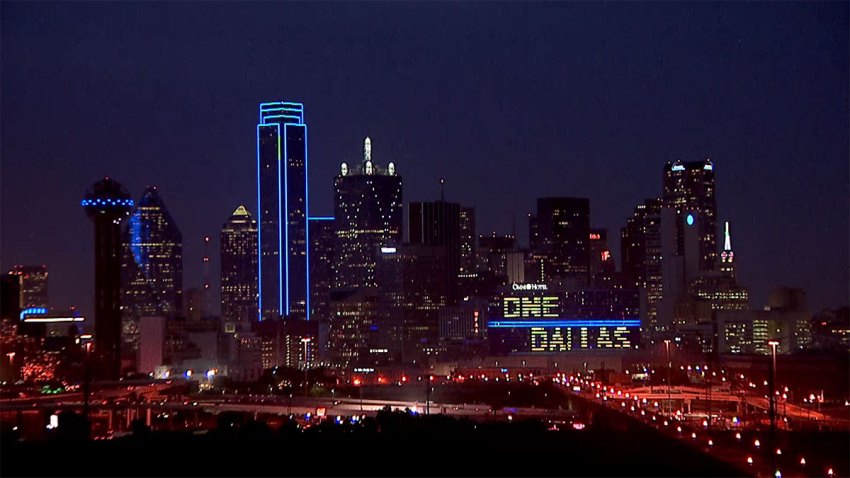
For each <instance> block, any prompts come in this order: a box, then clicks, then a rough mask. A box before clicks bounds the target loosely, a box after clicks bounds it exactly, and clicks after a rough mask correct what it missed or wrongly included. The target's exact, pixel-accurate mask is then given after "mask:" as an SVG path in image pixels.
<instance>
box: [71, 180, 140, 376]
mask: <svg viewBox="0 0 850 478" xmlns="http://www.w3.org/2000/svg"><path fill="white" fill-rule="evenodd" d="M81 204H82V206H83V207H84V208H85V209H86V215H88V217H89V219H91V220H92V222H94V244H95V246H94V258H95V259H94V272H95V273H94V289H95V301H94V320H95V350H94V353H95V356H96V357H97V358H98V360H97V362H96V363H97V364H98V370H97V373H98V376H99V377H100V378H103V379H106V380H115V379H117V378H119V377H120V376H121V252H122V247H121V246H122V234H121V221H123V220H124V218H126V217H127V216H128V215H129V214H130V209H131V208H132V207H133V200H132V199H130V195H129V194H128V193H127V190H126V189H124V186H122V185H121V184H119V183H118V182H117V181H115V180H113V179H110V178H109V177H106V178H104V179H102V180H100V181H98V182H96V183H95V184H94V186H92V188H91V189H90V190H89V191H88V193H86V196H85V198H84V199H83V200H82V203H81Z"/></svg>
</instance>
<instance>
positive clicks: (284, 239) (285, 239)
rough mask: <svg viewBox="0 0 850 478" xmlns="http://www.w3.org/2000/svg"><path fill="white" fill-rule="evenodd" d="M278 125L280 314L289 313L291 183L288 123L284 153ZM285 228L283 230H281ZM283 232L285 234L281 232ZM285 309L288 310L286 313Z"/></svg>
mask: <svg viewBox="0 0 850 478" xmlns="http://www.w3.org/2000/svg"><path fill="white" fill-rule="evenodd" d="M275 125H277V243H278V248H277V250H278V257H277V269H278V279H277V288H278V291H277V297H278V309H277V310H278V314H280V315H289V183H288V182H287V181H286V177H287V173H288V171H287V169H289V168H288V166H289V164H288V161H286V159H285V158H281V156H286V151H287V149H286V125H285V124H284V125H283V151H284V153H283V155H281V151H280V135H281V131H280V126H281V124H280V123H275ZM282 159H283V161H281V160H282ZM281 162H282V163H283V184H285V185H286V191H284V194H283V210H284V211H285V212H286V221H285V222H284V221H283V218H282V217H281V214H280V212H281V209H280V195H281V189H280V168H281ZM281 228H283V230H281ZM281 233H283V234H281ZM283 244H286V249H284V248H283ZM281 255H283V256H284V257H285V259H284V260H285V261H286V275H285V276H284V275H283V265H284V264H283V262H281V260H280V256H281ZM284 277H286V296H285V297H286V308H284V306H283V305H284V292H283V287H284V286H283V278H284ZM284 311H286V312H285V313H284Z"/></svg>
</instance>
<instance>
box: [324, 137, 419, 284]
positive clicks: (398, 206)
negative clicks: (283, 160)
mask: <svg viewBox="0 0 850 478" xmlns="http://www.w3.org/2000/svg"><path fill="white" fill-rule="evenodd" d="M403 214H404V211H403V207H402V180H401V176H399V175H398V172H397V171H396V167H395V164H394V163H392V162H390V163H388V164H387V166H386V168H383V167H381V166H379V165H378V163H377V162H376V161H374V160H373V159H372V141H371V140H370V139H369V138H366V140H365V141H364V145H363V160H362V161H361V162H360V164H359V165H358V166H354V165H352V166H351V167H349V166H348V164H347V163H342V165H341V167H340V173H339V175H338V176H336V178H334V222H335V226H336V241H335V244H334V264H335V266H334V276H335V279H334V287H336V288H351V287H374V286H375V283H376V281H375V262H376V259H377V254H380V248H381V246H386V245H388V244H400V243H401V242H402V223H403V222H402V221H403Z"/></svg>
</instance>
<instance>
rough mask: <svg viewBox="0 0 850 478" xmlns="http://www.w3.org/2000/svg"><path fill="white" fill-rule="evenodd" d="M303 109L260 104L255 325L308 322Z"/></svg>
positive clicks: (284, 104)
mask: <svg viewBox="0 0 850 478" xmlns="http://www.w3.org/2000/svg"><path fill="white" fill-rule="evenodd" d="M307 190H308V186H307V125H306V124H305V123H304V105H302V104H301V103H290V102H271V103H260V122H259V124H257V209H258V222H259V239H258V244H259V254H258V259H259V274H258V277H259V297H260V298H259V309H260V315H259V319H260V320H264V319H270V318H277V317H281V316H286V317H292V318H299V319H308V320H309V318H310V310H309V290H308V289H309V284H308V280H307V277H308V275H309V272H308V271H309V257H308V253H309V251H308V249H309V247H308V244H309V234H310V233H309V225H308V221H307V217H308V210H309V204H308V196H309V194H308V192H307Z"/></svg>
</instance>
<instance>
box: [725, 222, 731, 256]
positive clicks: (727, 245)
mask: <svg viewBox="0 0 850 478" xmlns="http://www.w3.org/2000/svg"><path fill="white" fill-rule="evenodd" d="M723 250H724V251H731V250H732V236H731V235H730V234H729V221H726V232H725V233H724V240H723Z"/></svg>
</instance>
